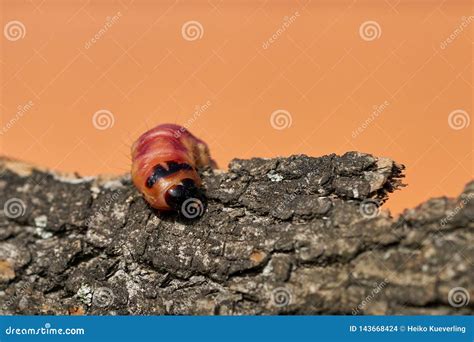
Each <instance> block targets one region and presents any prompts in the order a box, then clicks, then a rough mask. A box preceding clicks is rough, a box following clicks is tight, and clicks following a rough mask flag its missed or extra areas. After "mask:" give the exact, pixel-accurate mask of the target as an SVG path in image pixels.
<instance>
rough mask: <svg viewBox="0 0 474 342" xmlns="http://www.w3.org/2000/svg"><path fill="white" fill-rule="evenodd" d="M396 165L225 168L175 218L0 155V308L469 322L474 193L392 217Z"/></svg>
mask: <svg viewBox="0 0 474 342" xmlns="http://www.w3.org/2000/svg"><path fill="white" fill-rule="evenodd" d="M402 169H403V166H401V165H398V164H396V163H394V162H393V161H391V160H389V159H385V158H375V157H373V156H371V155H367V154H361V153H356V152H351V153H347V154H345V155H343V156H336V155H329V156H324V157H320V158H310V157H306V156H292V157H289V158H278V159H268V160H264V159H251V160H234V161H233V162H232V163H231V164H230V167H229V170H228V172H222V171H214V172H213V171H211V170H205V171H203V181H204V187H205V189H206V196H207V206H206V211H205V213H204V215H203V217H202V218H200V219H198V220H185V219H184V218H182V217H178V216H176V215H173V214H168V215H163V214H160V213H157V212H156V211H153V210H151V209H150V208H149V207H148V206H147V204H146V203H145V201H144V200H143V199H142V198H141V196H140V194H139V193H138V192H137V190H135V189H134V187H133V186H132V185H131V182H130V179H129V178H128V177H121V178H109V179H105V178H101V177H97V178H80V177H78V176H75V177H74V176H68V177H66V176H64V175H63V176H61V175H59V174H55V173H53V172H48V171H45V170H39V169H36V168H33V167H29V166H26V165H24V164H21V163H18V162H14V161H11V160H6V159H3V160H1V161H0V210H1V209H3V211H2V212H1V214H0V310H1V311H0V313H2V314H153V315H155V314H159V315H161V314H191V315H195V314H206V315H207V314H230V315H233V314H251V315H253V314H472V313H473V312H474V307H473V302H474V300H471V301H469V298H466V295H470V296H471V297H473V296H474V294H473V287H472V284H473V283H474V273H473V268H472V266H473V260H474V244H473V242H474V233H473V229H472V228H473V217H474V205H473V203H474V201H471V199H472V197H473V196H474V182H471V183H470V184H469V185H467V186H466V188H465V191H464V192H463V194H461V195H460V196H459V198H457V199H447V198H436V199H432V200H429V201H427V202H426V203H424V204H422V205H420V206H419V207H417V208H415V209H409V210H406V211H405V212H404V213H403V215H402V216H401V217H399V218H396V219H394V218H392V217H391V216H390V214H389V213H388V212H386V211H380V212H379V210H378V205H379V204H381V203H382V202H383V201H384V200H386V198H387V195H388V193H389V192H391V191H392V190H394V189H396V188H399V187H400V186H401V182H400V178H401V177H402ZM15 204H16V206H15ZM458 287H462V288H464V289H465V290H464V292H461V293H457V294H456V293H451V295H450V294H449V292H450V290H452V289H454V288H458ZM466 290H467V292H466ZM453 291H454V292H456V291H457V289H454V290H453ZM453 291H452V292H453ZM469 291H470V293H469ZM455 295H456V296H455ZM459 296H461V297H459ZM462 296H464V297H462ZM466 299H467V300H466ZM450 300H451V303H450ZM453 302H454V303H453Z"/></svg>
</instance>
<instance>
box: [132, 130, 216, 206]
mask: <svg viewBox="0 0 474 342" xmlns="http://www.w3.org/2000/svg"><path fill="white" fill-rule="evenodd" d="M208 165H209V166H211V167H215V163H214V161H213V160H212V159H211V158H210V155H209V149H208V147H207V145H206V143H204V142H203V141H202V140H200V139H198V138H196V137H195V136H194V135H192V134H191V133H190V132H189V131H188V130H187V129H186V128H184V127H182V126H179V125H173V124H163V125H159V126H156V127H155V128H152V129H151V130H149V131H147V132H145V133H144V134H142V135H141V136H140V137H139V138H138V139H137V141H136V142H135V143H134V144H133V146H132V180H133V183H134V184H135V186H136V187H137V189H138V190H139V191H140V192H141V193H142V194H143V196H144V197H145V199H146V201H147V202H148V203H149V204H150V205H151V206H152V207H153V208H156V209H159V210H172V208H171V207H170V205H169V204H168V203H167V201H166V198H165V195H166V193H167V191H169V190H170V189H171V188H172V187H173V186H176V185H180V184H181V182H182V181H183V180H184V179H191V180H193V181H194V183H195V185H196V186H197V187H199V186H201V178H200V177H199V174H198V173H197V171H196V169H197V168H200V167H203V166H208ZM157 168H158V169H159V171H160V170H161V172H158V171H157ZM153 175H155V177H154V178H153V177H152V176H153ZM150 177H152V178H150ZM150 185H151V186H150Z"/></svg>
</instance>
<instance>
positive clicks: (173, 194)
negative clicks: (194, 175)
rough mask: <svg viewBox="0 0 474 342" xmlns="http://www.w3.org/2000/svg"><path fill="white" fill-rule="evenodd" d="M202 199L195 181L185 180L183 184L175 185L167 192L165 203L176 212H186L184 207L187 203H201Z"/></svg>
mask: <svg viewBox="0 0 474 342" xmlns="http://www.w3.org/2000/svg"><path fill="white" fill-rule="evenodd" d="M200 197H201V193H200V191H199V188H198V187H197V186H196V184H195V183H194V181H193V180H192V179H190V178H185V179H183V180H182V181H181V184H178V185H173V186H172V187H171V188H169V189H168V191H166V194H165V201H166V203H167V204H168V205H169V206H170V207H171V208H173V209H174V210H176V211H180V212H182V211H183V210H186V209H185V208H183V206H186V204H185V203H187V202H196V203H198V202H199V203H201V201H200V199H199V198H200Z"/></svg>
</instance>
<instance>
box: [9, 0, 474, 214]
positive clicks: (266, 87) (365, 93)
mask: <svg viewBox="0 0 474 342" xmlns="http://www.w3.org/2000/svg"><path fill="white" fill-rule="evenodd" d="M0 10H1V22H0V24H1V28H2V31H4V30H3V29H4V27H5V26H6V25H7V24H8V23H9V22H11V21H13V20H17V21H20V22H21V23H22V24H23V25H24V33H25V35H24V37H23V38H21V37H20V39H18V40H9V39H6V36H5V32H2V33H3V35H2V36H1V39H0V42H1V55H0V67H1V80H0V87H1V88H0V89H1V91H0V94H1V99H0V106H1V107H0V113H1V122H0V130H1V129H2V128H3V131H2V134H1V135H0V147H1V150H0V151H1V154H5V155H8V156H12V157H15V158H19V159H23V160H27V161H30V162H33V163H36V164H40V165H44V166H48V167H51V168H55V169H60V170H65V171H78V172H79V173H80V174H83V175H89V174H96V173H123V172H125V171H127V170H128V168H129V164H130V161H129V148H130V145H131V143H132V142H133V140H134V139H136V138H137V137H138V136H139V135H140V134H141V133H143V132H144V131H145V130H146V129H147V128H151V127H152V126H153V125H156V124H159V123H165V122H174V123H180V124H184V123H190V124H189V129H190V131H191V132H193V133H194V134H195V135H197V136H198V137H200V138H202V139H204V140H205V141H207V142H208V144H209V146H210V148H211V153H212V155H213V157H214V158H215V159H216V160H217V161H218V163H219V165H220V166H221V167H226V165H227V163H228V162H229V161H230V160H231V159H232V158H233V157H240V158H249V157H253V156H260V157H274V156H278V155H283V156H286V155H290V154H298V153H305V154H308V155H311V156H319V155H324V154H329V153H332V152H335V153H339V154H342V153H344V152H346V151H350V150H359V151H364V152H369V153H372V154H374V155H377V156H387V157H390V158H392V159H394V160H396V161H397V162H399V163H403V164H405V165H406V167H407V170H406V175H407V178H406V182H407V183H408V184H409V186H408V187H407V188H405V189H403V190H402V191H398V192H396V193H394V194H392V195H391V199H390V200H389V201H388V202H387V204H386V205H385V206H386V207H389V208H391V209H392V211H393V212H400V211H401V209H403V208H405V207H411V206H414V205H417V204H418V203H420V202H421V201H423V200H425V199H427V198H429V197H432V196H438V195H443V194H446V195H451V196H454V195H457V194H458V193H459V192H460V191H461V190H462V188H463V186H464V185H465V184H466V182H467V181H469V180H470V179H472V166H473V155H472V127H473V125H474V124H471V125H469V126H467V127H464V128H462V129H459V130H455V129H452V128H451V127H450V125H449V124H448V116H449V114H450V113H451V112H453V111H455V110H458V109H460V110H463V111H464V112H463V113H464V114H463V115H464V119H470V116H472V94H473V91H472V62H473V54H472V39H473V34H472V29H473V26H474V20H470V19H469V17H470V16H472V15H473V14H474V13H473V10H472V3H471V1H423V0H418V1H414V0H412V1H399V0H396V1H394V0H384V1H382V0H381V1H375V0H374V1H342V0H337V1H226V2H224V1H212V0H209V1H139V0H135V1H133V0H132V1H131V0H120V1H105V0H104V1H87V0H82V1H59V0H56V1H49V0H28V1H20V0H18V1H13V0H1V7H0ZM119 12H120V17H119V19H118V20H115V21H114V22H113V23H112V25H110V27H109V28H108V29H107V31H106V32H105V33H103V34H100V37H99V38H100V39H98V40H97V41H96V42H95V43H92V44H90V46H87V42H90V40H91V38H93V37H94V35H96V34H99V31H100V30H101V28H103V27H104V25H106V23H107V21H109V22H110V20H111V18H110V17H113V16H114V15H117V14H118V13H119ZM296 12H298V15H297V16H296V15H295V13H296ZM292 15H293V16H294V17H295V18H296V19H295V18H293V19H295V20H293V19H290V17H291V16H292ZM107 17H109V19H107ZM285 17H286V18H285ZM463 17H466V18H467V19H468V24H467V27H465V28H464V29H463V31H462V32H458V33H455V36H454V39H453V40H452V41H451V42H450V43H448V44H445V46H442V45H443V42H444V43H446V41H445V40H446V39H447V38H448V37H449V36H450V35H451V34H453V33H454V32H455V30H456V29H457V28H458V27H459V26H460V25H461V23H462V22H463V20H464V21H465V20H466V18H464V19H463ZM471 19H474V18H471ZM290 20H291V22H290ZM188 21H197V22H199V24H201V26H202V31H201V33H202V36H200V37H198V39H196V40H192V41H189V40H186V39H184V36H183V34H182V27H183V25H184V24H185V23H186V22H188ZM367 21H375V22H376V23H377V24H378V25H379V27H380V30H378V29H376V31H377V32H376V33H378V35H376V36H375V39H373V40H371V39H372V38H373V37H372V38H370V37H369V39H363V38H364V37H365V38H367V36H364V35H361V33H360V31H359V28H360V27H361V25H362V24H363V23H365V22H367ZM284 22H287V23H288V22H289V24H288V25H287V26H286V27H285V29H284V31H281V30H280V32H279V33H277V31H278V30H279V28H281V27H282V26H284ZM272 35H275V37H276V39H274V41H273V42H272V43H271V44H269V45H268V46H266V47H267V48H264V46H263V45H264V44H265V42H267V43H268V39H269V38H270V37H271V36H272ZM29 101H32V102H31V103H32V104H33V105H32V107H31V108H30V109H29V110H27V111H26V112H25V113H23V115H21V116H20V117H18V114H17V111H18V106H23V105H25V104H27V103H28V102H29ZM385 101H387V103H388V105H387V106H386V108H384V109H383V111H382V112H381V113H379V115H378V116H376V117H375V118H374V117H373V114H372V112H373V110H374V106H378V105H381V104H383V103H385ZM208 102H209V103H210V105H209V106H208V107H209V108H207V109H206V110H205V111H203V112H202V113H200V114H199V115H197V116H194V118H193V115H194V114H193V112H194V111H195V107H196V106H197V105H204V104H206V103H208ZM103 109H104V110H107V111H109V112H110V113H111V115H113V119H114V124H113V126H111V127H109V128H107V129H104V130H100V129H97V128H95V126H94V124H93V121H92V118H93V115H94V113H96V112H97V111H99V110H103ZM276 110H286V111H287V112H288V113H289V115H290V116H291V126H289V127H287V128H285V129H281V130H278V129H275V128H273V127H272V125H271V122H270V117H271V114H272V113H273V112H274V111H276ZM371 115H372V119H373V120H370V122H369V124H368V125H367V126H366V127H365V128H364V129H362V132H360V131H359V133H358V134H357V135H356V136H355V137H354V136H353V132H354V131H355V130H357V129H358V127H362V124H363V123H364V122H365V121H366V120H367V119H369V118H370V117H371ZM15 118H16V120H13V121H12V119H15ZM9 122H10V124H8V123H9ZM11 122H13V124H11Z"/></svg>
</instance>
